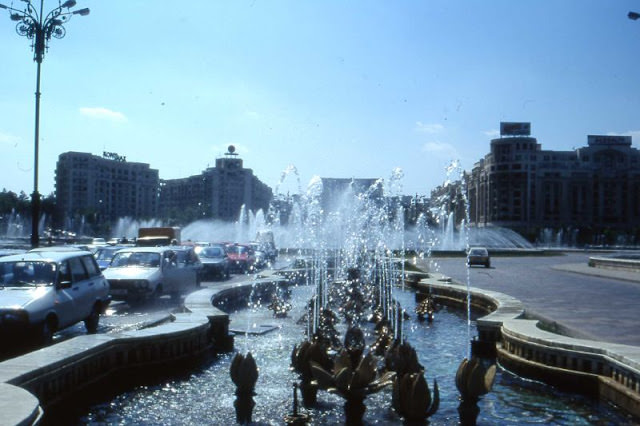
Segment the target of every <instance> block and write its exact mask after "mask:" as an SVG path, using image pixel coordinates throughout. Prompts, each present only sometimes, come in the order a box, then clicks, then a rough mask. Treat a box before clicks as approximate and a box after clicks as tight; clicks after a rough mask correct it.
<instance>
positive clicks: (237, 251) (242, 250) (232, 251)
mask: <svg viewBox="0 0 640 426" xmlns="http://www.w3.org/2000/svg"><path fill="white" fill-rule="evenodd" d="M247 252H248V250H247V248H246V247H243V246H233V247H231V248H229V254H246V253H247Z"/></svg>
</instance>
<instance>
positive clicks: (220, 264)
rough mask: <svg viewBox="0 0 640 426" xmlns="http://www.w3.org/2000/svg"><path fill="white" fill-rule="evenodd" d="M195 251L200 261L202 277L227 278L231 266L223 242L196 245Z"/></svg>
mask: <svg viewBox="0 0 640 426" xmlns="http://www.w3.org/2000/svg"><path fill="white" fill-rule="evenodd" d="M196 252H197V253H198V256H199V257H200V261H201V262H202V271H201V273H200V275H201V277H202V279H208V278H213V277H219V278H229V271H230V270H231V266H230V261H229V256H228V255H227V252H226V251H225V247H224V245H223V244H212V245H209V246H200V247H196Z"/></svg>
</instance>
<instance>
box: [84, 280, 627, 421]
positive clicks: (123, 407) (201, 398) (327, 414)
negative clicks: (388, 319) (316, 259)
mask: <svg viewBox="0 0 640 426" xmlns="http://www.w3.org/2000/svg"><path fill="white" fill-rule="evenodd" d="M310 293H311V291H310V289H309V288H308V287H299V288H296V289H294V290H293V294H292V304H293V306H294V308H293V310H292V311H291V312H290V313H289V316H288V318H284V319H275V318H273V317H272V315H271V312H270V311H268V310H267V309H266V308H265V307H260V306H257V307H255V306H254V307H252V308H250V309H243V310H241V311H236V312H233V313H232V315H231V327H232V328H234V329H238V330H257V329H260V328H261V326H264V325H276V326H277V328H276V330H274V331H272V332H269V333H267V334H264V335H247V336H246V337H245V336H244V335H239V336H236V341H235V348H236V350H237V351H239V352H241V353H243V354H246V352H247V351H251V353H252V354H253V356H254V357H255V359H256V363H257V365H258V367H259V369H260V372H259V378H258V382H257V384H256V396H255V397H254V399H255V402H256V406H255V408H254V411H253V421H254V424H257V425H282V424H284V421H283V418H284V416H285V415H287V414H289V413H291V411H292V408H291V407H292V400H293V396H292V383H293V382H294V381H295V380H296V379H297V377H296V374H295V373H293V372H292V371H290V369H289V364H290V355H291V350H292V348H293V346H294V345H295V344H298V343H300V342H301V341H302V340H304V338H305V337H304V334H303V326H302V325H299V324H296V320H297V319H298V318H300V317H301V316H302V314H303V309H304V305H305V303H306V301H307V300H308V298H309V295H310ZM395 297H396V298H397V300H399V301H400V302H401V303H402V304H403V306H405V307H406V309H407V311H408V312H409V313H410V314H412V312H413V307H414V306H415V301H414V295H413V293H411V292H408V291H407V292H403V291H400V290H396V291H395ZM472 327H473V328H472V333H471V334H472V335H473V334H475V322H473V321H472ZM404 335H405V338H406V339H407V340H408V341H409V342H410V343H411V344H412V345H413V346H414V348H415V349H416V351H417V353H418V355H419V359H420V362H421V364H422V365H423V366H425V367H426V373H425V375H426V379H427V381H428V382H429V385H430V386H431V385H432V383H433V379H434V378H435V379H437V381H438V384H439V387H440V398H441V402H440V409H439V410H438V412H437V413H436V414H435V415H434V416H433V417H431V418H430V419H429V420H430V423H429V424H430V425H456V424H459V414H458V405H459V400H458V391H457V389H456V387H455V373H456V370H457V368H458V365H459V364H460V362H461V361H462V359H463V358H464V357H465V355H466V353H467V350H468V347H467V321H466V317H465V314H464V313H462V312H458V311H455V310H449V309H447V308H442V309H441V310H440V311H439V312H438V313H437V315H436V317H435V320H434V322H433V323H432V324H429V323H426V322H422V323H421V322H418V321H412V320H410V321H407V322H405V326H404ZM233 356H234V354H233V353H230V354H224V355H221V356H219V357H218V358H216V359H215V360H212V361H210V362H208V363H207V364H206V365H202V366H201V367H200V368H199V369H197V370H196V371H193V372H192V373H191V374H190V375H189V377H180V378H174V379H171V380H167V381H165V382H162V383H159V384H157V385H153V386H140V387H137V388H136V389H133V390H132V391H130V392H126V393H123V394H121V395H119V396H117V397H115V398H114V399H112V400H107V401H103V402H101V403H99V404H96V405H93V406H91V407H90V408H89V409H88V411H87V412H86V413H85V414H84V415H82V416H81V417H80V418H79V419H78V424H92V425H94V424H95V425H97V424H127V425H149V424H153V425H182V424H190V425H229V424H234V423H235V411H234V408H233V402H234V399H235V396H234V391H235V387H234V385H233V383H232V382H231V379H230V377H229V364H230V361H231V359H232V358H233ZM390 401H391V388H386V389H384V390H383V391H381V392H379V393H377V394H374V395H370V396H369V397H368V398H367V399H366V400H365V404H366V405H367V410H366V412H365V416H364V422H365V424H367V425H401V424H402V420H401V419H400V418H399V417H398V416H397V415H396V414H395V412H394V411H393V410H392V409H391V408H390ZM342 406H343V400H342V399H341V398H340V397H338V396H336V395H332V394H328V393H326V392H322V391H321V392H319V393H318V407H317V408H315V409H313V410H311V411H309V413H310V414H311V416H312V418H313V424H316V425H318V424H322V425H324V424H327V425H330V424H340V423H343V422H344V417H343V408H342ZM478 407H479V410H480V414H479V416H478V418H477V422H478V423H477V424H479V425H496V424H500V425H523V424H552V425H613V424H615V425H624V424H635V423H634V422H633V421H632V420H631V419H630V418H628V417H625V416H624V415H622V414H621V412H619V411H618V410H616V409H615V408H614V407H610V406H606V405H602V404H599V403H598V402H597V401H593V400H590V399H588V398H585V397H581V396H577V395H572V394H566V393H562V392H558V391H556V390H554V389H553V388H551V387H549V386H546V385H544V384H540V383H536V382H531V381H527V380H523V379H521V378H519V377H516V376H514V375H512V374H510V373H509V372H507V371H504V370H503V369H501V368H499V369H498V373H497V374H496V379H495V383H494V387H493V390H492V392H490V393H489V394H487V395H485V396H483V397H482V398H481V400H480V402H479V403H478ZM302 410H303V411H304V409H302Z"/></svg>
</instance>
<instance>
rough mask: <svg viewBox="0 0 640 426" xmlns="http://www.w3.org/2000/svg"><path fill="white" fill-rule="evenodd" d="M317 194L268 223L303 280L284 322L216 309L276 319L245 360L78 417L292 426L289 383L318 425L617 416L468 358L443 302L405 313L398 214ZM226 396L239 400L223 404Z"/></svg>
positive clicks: (466, 328)
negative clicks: (325, 205) (434, 310)
mask: <svg viewBox="0 0 640 426" xmlns="http://www.w3.org/2000/svg"><path fill="white" fill-rule="evenodd" d="M398 175H399V174H398V173H395V174H394V176H396V177H397V176H398ZM321 193H322V182H321V180H320V179H312V181H311V182H310V184H309V187H308V189H307V192H306V194H299V197H298V198H297V200H298V201H297V202H296V203H295V204H294V205H293V206H292V209H291V215H290V216H289V222H288V224H287V225H282V224H278V223H272V224H271V229H272V231H273V232H274V235H275V237H276V241H277V243H278V244H277V245H278V246H279V247H289V248H290V249H291V250H290V252H291V253H289V258H290V263H292V264H293V263H299V264H301V265H302V266H303V268H302V270H303V271H304V273H303V276H302V279H301V281H300V285H298V286H294V287H293V288H292V289H291V293H292V294H291V299H288V300H287V303H289V304H290V306H289V307H288V309H287V315H282V316H277V318H274V313H275V310H273V309H272V308H270V306H269V304H268V303H262V304H259V303H251V308H249V309H248V308H247V307H248V305H249V304H248V303H235V304H233V305H232V304H231V303H230V304H229V306H228V307H227V309H228V311H229V314H230V316H231V320H232V323H237V324H259V323H264V324H273V323H274V322H275V321H277V324H278V326H277V327H273V330H274V331H271V332H270V334H269V335H266V336H262V335H249V333H247V336H246V340H245V352H247V353H248V355H247V356H246V357H244V356H242V355H240V354H238V353H236V354H235V356H233V355H234V354H229V355H224V354H222V355H219V356H217V357H216V358H215V359H212V360H209V361H208V362H206V363H205V364H203V365H202V366H201V367H200V368H199V369H197V370H196V371H193V372H190V373H189V374H188V375H187V376H188V377H174V378H171V379H169V380H166V381H164V382H163V383H162V384H159V385H155V386H154V385H144V386H141V387H139V388H137V389H135V390H132V391H131V392H128V393H125V394H122V395H120V396H117V397H116V398H114V399H108V400H105V401H103V402H101V403H98V404H95V405H94V406H92V408H90V409H88V410H87V412H86V413H84V414H83V415H81V416H80V417H81V422H87V423H91V422H96V423H98V422H106V423H127V422H136V421H138V422H140V421H143V422H149V423H171V422H179V423H193V424H203V423H206V424H224V423H228V419H229V418H230V417H231V416H233V413H234V410H235V416H236V421H237V422H239V423H247V422H251V421H255V422H256V423H258V424H281V423H282V422H283V421H284V422H286V423H287V424H304V423H293V422H295V421H298V420H296V419H298V418H299V416H300V413H299V410H298V403H297V389H300V391H301V395H302V400H303V405H304V407H305V408H306V409H307V410H309V413H310V417H311V418H312V419H313V422H314V423H315V424H336V423H343V422H345V421H346V422H348V423H349V424H373V423H382V424H403V423H405V422H406V423H410V422H414V423H420V422H424V421H425V419H428V421H429V423H430V424H450V423H451V422H452V421H455V420H453V419H461V420H464V421H465V422H467V421H468V422H476V421H478V422H481V423H487V424H495V423H501V424H518V423H519V422H520V420H521V416H522V415H523V413H526V414H525V415H526V416H527V417H528V418H529V420H531V421H539V422H557V423H560V424H563V423H566V424H569V423H570V424H580V423H582V424H588V423H590V422H592V421H594V419H595V420H596V421H597V420H598V419H612V418H614V419H615V418H616V417H615V416H614V415H613V414H612V413H611V412H610V411H604V412H602V411H600V410H601V409H602V407H596V408H593V407H591V408H590V406H592V404H589V403H586V402H585V401H586V400H585V399H581V398H580V397H576V396H574V395H570V396H566V395H562V394H560V393H558V392H557V391H554V390H553V389H552V388H549V387H546V386H543V385H540V384H538V383H532V382H528V381H524V380H521V379H519V378H518V377H516V376H513V375H511V374H510V373H508V372H507V371H501V370H500V369H498V368H496V366H495V365H493V364H491V363H486V362H485V361H484V360H481V359H479V358H477V357H474V356H472V354H471V353H470V352H471V351H470V345H471V338H472V337H473V336H472V334H473V331H472V329H473V328H472V325H473V323H474V320H475V317H474V314H473V313H472V312H471V311H470V309H468V310H467V311H466V312H460V311H456V310H454V309H450V308H447V307H441V308H440V309H439V310H438V315H437V317H435V318H434V320H433V321H432V322H428V321H424V322H421V321H419V320H418V321H413V318H411V316H410V315H408V314H407V313H406V312H405V311H404V309H403V308H402V307H403V306H412V305H414V304H415V294H414V292H413V291H412V290H409V289H404V288H403V287H402V285H400V283H403V282H404V279H403V278H404V275H405V274H406V271H405V269H404V265H405V259H404V258H403V252H404V249H405V244H406V241H408V239H407V235H410V234H409V233H408V234H406V235H405V234H404V233H403V232H402V231H401V229H402V228H403V225H402V221H401V219H400V218H401V216H402V215H400V214H398V206H397V205H396V204H393V203H389V204H386V203H385V202H381V200H377V199H375V198H373V197H371V196H369V195H370V194H367V193H364V194H356V193H354V192H353V191H352V190H350V189H348V190H347V192H346V193H345V194H343V195H342V197H341V205H340V206H338V208H337V209H336V210H335V211H323V209H322V207H321V202H320V194H321ZM272 213H274V212H271V213H270V214H272ZM276 213H277V212H276ZM244 215H245V217H247V219H246V222H244V221H243V223H245V225H246V226H243V227H234V226H228V227H227V228H226V232H230V234H231V235H235V237H238V235H239V234H240V233H242V234H244V235H250V234H251V233H252V232H253V230H252V229H251V227H253V226H257V225H256V222H255V221H254V219H256V218H257V217H258V216H256V217H254V218H253V219H252V215H251V213H250V212H247V211H245V212H244ZM262 217H264V216H262ZM452 220H454V219H453V218H452ZM423 223H426V222H423ZM214 226H215V223H213V222H207V221H199V222H197V223H194V224H191V225H189V226H188V227H185V228H184V229H183V235H189V232H190V231H189V230H190V229H191V230H192V231H193V232H195V229H196V228H197V230H198V231H197V232H198V234H197V235H201V236H202V238H201V239H208V235H209V234H207V233H206V232H211V235H213V234H214V232H217V229H211V228H212V227H214ZM399 228H400V231H399ZM240 229H241V231H239V230H240ZM465 229H466V227H465V226H464V225H463V226H462V227H461V231H462V232H463V236H462V239H460V237H456V238H453V239H452V241H453V240H457V241H463V244H465V245H468V244H469V240H470V239H471V238H470V237H468V236H465V235H464V232H465ZM418 231H419V234H420V235H421V238H422V241H421V242H420V244H419V245H420V247H421V248H423V249H424V251H422V252H421V253H419V254H418V255H425V254H426V255H428V253H429V252H430V250H432V249H433V248H434V247H437V244H438V243H439V241H440V240H439V239H438V238H439V236H438V235H437V233H434V232H432V230H429V229H426V228H424V229H419V230H418ZM399 232H400V233H401V234H403V235H401V236H399V235H398V233H399ZM448 232H449V231H448ZM215 235H216V239H218V238H220V237H219V235H220V234H215ZM430 235H431V236H432V237H433V238H431V237H430ZM467 235H468V234H467ZM468 284H469V283H468ZM252 302H253V301H252ZM276 305H277V304H276ZM274 306H275V305H274ZM221 308H223V309H225V306H221ZM427 312H428V311H427ZM367 313H369V315H368V314H367ZM427 315H428V314H427ZM301 318H304V320H302V321H299V319H301ZM339 336H344V338H342V339H341V338H340V337H339ZM292 348H293V350H292ZM248 358H250V359H251V361H247V359H248ZM283 360H285V361H283ZM460 360H462V362H460ZM247 363H248V364H250V366H251V367H252V368H250V369H248V370H249V371H250V372H249V373H246V375H247V376H248V378H250V379H251V380H247V383H248V384H246V385H243V384H242V383H243V381H241V380H239V377H240V376H243V375H244V374H245V373H240V372H239V368H240V367H239V365H241V364H247ZM257 365H259V366H260V374H259V377H258V374H257ZM254 366H255V367H256V368H255V369H253V367H254ZM229 371H231V375H232V380H229V379H228V372H229ZM427 375H428V376H429V377H430V378H432V379H433V380H431V379H430V380H427V379H426V376H427ZM431 381H432V383H433V385H432V386H431V387H430V386H429V385H428V383H429V382H431ZM249 382H250V383H249ZM292 382H293V383H294V398H293V407H294V409H293V413H292V414H288V413H287V412H286V408H284V409H283V407H291V401H292V399H291V392H290V389H291V383H292ZM239 383H240V385H239ZM234 385H235V386H236V388H235V389H234ZM489 391H491V392H489ZM255 394H257V395H255ZM549 394H553V396H552V397H549ZM234 395H235V396H236V399H238V400H240V399H242V402H237V403H236V402H234V398H233V396H234ZM256 396H257V397H256ZM254 397H256V398H255V400H254ZM212 401H213V402H214V405H213V406H212ZM285 402H286V403H285ZM463 403H464V404H463ZM463 405H464V406H463ZM469 405H470V406H471V407H468V406H469ZM390 408H391V409H390ZM177 416H180V417H177ZM139 419H143V420H139ZM300 421H301V422H306V421H308V419H306V420H300ZM289 422H292V423H289Z"/></svg>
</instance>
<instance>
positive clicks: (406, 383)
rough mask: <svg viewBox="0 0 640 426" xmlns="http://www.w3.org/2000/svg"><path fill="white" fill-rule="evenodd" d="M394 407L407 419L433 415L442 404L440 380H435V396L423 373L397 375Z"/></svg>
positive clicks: (393, 400) (422, 418)
mask: <svg viewBox="0 0 640 426" xmlns="http://www.w3.org/2000/svg"><path fill="white" fill-rule="evenodd" d="M392 405H393V408H394V409H395V410H396V412H397V413H398V414H399V415H400V416H402V417H403V418H404V419H405V420H407V421H421V420H424V419H426V418H428V417H431V416H432V415H433V414H435V412H436V411H438V407H439V406H440V391H439V390H438V382H437V381H436V380H435V379H434V380H433V397H432V395H431V391H430V390H429V385H428V384H427V381H426V379H425V378H424V375H423V374H422V373H411V374H405V375H403V376H396V378H395V379H394V381H393V399H392Z"/></svg>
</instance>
